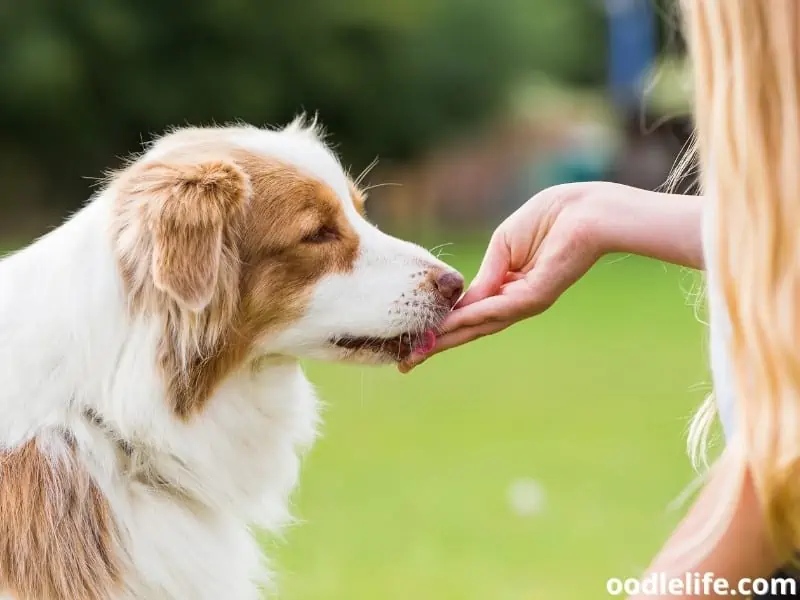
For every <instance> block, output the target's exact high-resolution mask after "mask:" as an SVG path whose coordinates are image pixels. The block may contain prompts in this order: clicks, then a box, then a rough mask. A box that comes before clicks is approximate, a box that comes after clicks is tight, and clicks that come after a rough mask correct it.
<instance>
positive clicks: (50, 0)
mask: <svg viewBox="0 0 800 600" xmlns="http://www.w3.org/2000/svg"><path fill="white" fill-rule="evenodd" d="M604 44H605V34H604V31H603V21H602V8H601V7H599V6H596V5H595V4H594V3H592V2H587V1H586V0H571V1H568V0H496V1H495V2H487V1H486V0H402V1H396V0H346V1H331V0H296V1H294V2H287V1H286V0H260V1H258V0H170V1H169V2H166V1H164V0H137V1H136V2H131V1H129V0H84V1H83V2H67V1H66V0H26V1H25V2H5V3H2V4H0V152H2V156H3V157H4V160H3V161H2V162H3V164H2V166H0V176H4V175H5V174H7V173H8V172H9V171H11V172H13V173H14V175H15V176H16V179H17V180H18V182H17V184H18V185H19V181H22V180H26V177H27V181H28V182H35V183H36V185H33V186H29V187H31V189H36V190H37V194H38V195H43V197H45V198H47V201H48V202H50V203H54V204H58V205H60V206H61V207H62V208H69V207H72V206H73V205H74V204H75V201H76V198H82V197H84V196H85V188H86V183H85V182H84V181H81V180H80V179H79V176H80V175H89V176H95V175H98V174H99V173H100V172H101V171H102V169H104V168H106V167H112V166H114V165H113V164H112V165H110V164H108V161H109V158H110V157H113V156H118V155H122V154H126V153H128V152H130V151H133V150H136V149H137V148H138V146H139V143H140V140H141V139H142V138H145V139H147V138H149V137H151V135H152V134H156V133H159V132H161V131H163V130H164V129H165V128H167V127H169V126H172V125H181V124H185V123H193V124H198V123H211V122H217V123H222V122H227V121H232V120H238V119H240V120H244V121H247V122H251V123H254V124H267V123H273V124H275V123H282V122H285V121H287V120H288V119H290V118H291V117H292V116H293V115H295V114H296V113H297V112H298V111H300V110H307V111H310V112H315V111H318V112H319V113H320V116H321V117H322V120H323V122H324V123H325V124H326V125H327V127H328V129H329V130H331V132H332V133H333V134H334V139H335V140H337V141H339V142H341V147H340V149H341V150H342V152H343V154H344V155H345V157H346V160H347V161H349V162H350V163H351V164H354V165H357V166H361V165H364V164H366V163H367V162H369V160H371V158H372V157H373V156H374V155H376V154H380V155H381V156H384V157H389V158H394V159H401V160H402V159H405V158H408V157H411V156H414V155H415V154H417V153H419V152H420V151H422V150H423V149H425V148H426V147H428V146H429V145H430V144H432V143H434V142H435V141H436V140H438V139H441V138H443V137H447V136H449V135H450V134H452V133H454V132H455V131H457V130H459V129H461V128H464V127H469V126H472V125H475V124H478V123H480V121H481V120H482V119H483V118H485V117H487V116H490V115H492V114H493V112H494V111H495V110H496V109H497V108H498V107H500V106H501V104H502V103H503V102H504V101H505V98H506V92H507V91H508V88H509V86H510V84H511V83H512V82H513V81H514V79H515V78H516V77H518V76H519V75H521V74H523V73H524V72H525V71H528V70H534V69H536V70H543V71H547V72H548V73H550V74H553V75H556V76H561V77H564V78H566V79H569V80H571V81H572V82H573V83H574V82H577V83H600V82H602V81H603V72H604V58H603V50H604ZM21 171H24V173H25V175H26V177H20V176H19V175H20V172H21ZM8 179H9V178H8V177H5V176H4V180H8ZM12 197H14V193H13V190H12V193H9V192H8V190H6V194H5V195H4V198H5V199H6V200H0V202H4V201H6V202H7V201H8V199H9V198H12Z"/></svg>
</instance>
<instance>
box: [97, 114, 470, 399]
mask: <svg viewBox="0 0 800 600" xmlns="http://www.w3.org/2000/svg"><path fill="white" fill-rule="evenodd" d="M111 189H112V190H113V192H114V194H113V197H114V215H113V223H114V244H115V252H116V256H117V260H118V263H119V266H120V272H121V276H122V278H123V281H124V284H125V286H124V287H125V290H126V294H127V298H128V302H129V305H130V310H131V311H132V312H133V313H135V314H141V315H145V316H148V317H154V318H156V319H159V320H160V322H161V323H162V327H163V333H162V342H161V345H162V348H161V349H160V352H159V361H160V363H161V365H160V366H161V368H162V370H164V371H165V377H167V380H168V381H170V382H171V383H170V385H171V386H172V387H173V388H175V389H173V390H172V394H173V396H174V402H175V404H176V409H177V410H178V411H179V412H181V413H184V414H188V413H189V412H191V411H192V410H193V409H194V408H196V406H197V405H198V404H199V403H200V404H201V403H202V402H201V401H202V399H203V398H205V397H207V396H208V395H209V394H210V392H211V391H213V388H214V386H215V385H216V384H217V383H218V382H219V381H220V380H221V379H222V378H224V377H225V376H226V375H228V374H229V373H230V372H231V371H232V370H233V369H235V368H237V367H238V366H240V365H242V364H243V363H247V362H248V361H252V360H255V359H258V358H261V357H264V356H270V355H278V356H291V357H297V358H301V357H311V358H320V359H328V360H345V361H353V362H363V363H389V362H394V361H399V360H402V359H404V358H406V357H407V356H408V355H409V354H410V353H411V352H412V350H413V349H414V348H419V349H422V350H424V349H426V348H427V347H429V346H431V345H432V343H433V341H434V340H435V331H436V329H437V327H438V326H439V325H440V324H441V322H442V320H443V319H444V317H445V316H446V315H447V313H448V312H449V311H450V309H451V307H452V306H453V304H454V303H455V302H456V301H457V300H458V298H459V296H460V294H461V291H462V287H463V279H462V277H461V276H460V275H459V274H458V273H457V272H455V271H453V270H452V269H451V268H449V267H448V266H447V265H445V264H444V263H442V262H441V261H439V260H437V259H436V258H435V257H434V256H432V255H431V254H430V253H429V252H427V251H425V250H423V249H422V248H420V247H419V246H416V245H414V244H411V243H408V242H405V241H402V240H399V239H396V238H394V237H391V236H389V235H387V234H385V233H383V232H381V231H379V230H378V229H377V228H376V227H375V226H374V225H372V224H371V223H369V222H368V221H367V220H366V218H365V216H364V198H363V196H362V194H361V192H360V191H359V190H358V189H357V186H356V185H355V184H354V183H353V181H352V180H351V179H350V178H349V177H348V176H347V174H346V173H345V171H344V170H343V169H342V167H341V165H340V164H339V162H338V160H337V159H336V157H335V156H334V155H333V154H332V152H331V151H330V150H329V149H328V147H326V145H325V144H324V143H323V142H322V141H321V139H320V136H319V134H318V132H317V130H316V128H315V127H313V126H305V125H303V124H302V123H299V122H296V123H294V124H292V125H290V126H289V127H287V128H285V129H283V130H264V129H257V128H254V127H246V126H239V127H226V128H207V129H203V128H191V129H183V130H178V131H175V132H173V133H171V134H168V135H166V136H165V137H163V138H161V139H159V140H157V141H156V142H155V143H154V144H153V145H152V146H150V147H149V149H148V150H147V151H146V152H145V153H144V154H143V155H142V156H140V157H139V158H138V159H137V160H135V161H134V162H132V163H131V164H130V165H129V166H128V167H127V168H126V169H124V170H123V171H122V172H120V173H119V174H117V175H116V176H115V177H114V178H113V179H112V182H111Z"/></svg>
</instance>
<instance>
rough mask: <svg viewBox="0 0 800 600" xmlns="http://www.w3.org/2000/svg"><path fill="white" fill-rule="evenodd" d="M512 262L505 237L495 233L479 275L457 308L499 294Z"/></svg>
mask: <svg viewBox="0 0 800 600" xmlns="http://www.w3.org/2000/svg"><path fill="white" fill-rule="evenodd" d="M510 261H511V254H510V253H509V249H508V245H507V244H506V242H505V236H504V235H503V234H499V233H495V234H494V235H493V236H492V238H491V239H490V240H489V246H488V247H487V248H486V254H485V255H484V257H483V261H482V262H481V266H480V268H479V269H478V274H477V275H475V279H473V280H472V283H471V284H470V286H469V289H468V290H467V293H466V294H464V297H463V298H461V300H460V301H459V302H458V304H457V305H456V306H457V307H459V306H468V305H469V304H472V303H473V302H477V301H478V300H483V299H484V298H487V297H488V296H491V295H492V294H494V293H495V292H497V290H499V289H500V286H502V285H503V281H504V280H505V277H506V274H507V273H508V271H509V264H510Z"/></svg>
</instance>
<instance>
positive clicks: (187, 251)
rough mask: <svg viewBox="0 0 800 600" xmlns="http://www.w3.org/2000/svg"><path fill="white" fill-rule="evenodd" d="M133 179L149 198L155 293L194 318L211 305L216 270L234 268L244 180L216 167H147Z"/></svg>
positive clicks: (222, 165) (230, 168)
mask: <svg viewBox="0 0 800 600" xmlns="http://www.w3.org/2000/svg"><path fill="white" fill-rule="evenodd" d="M138 176H139V181H138V182H137V183H138V184H139V185H137V187H140V186H141V187H140V189H142V187H143V188H147V189H148V191H149V192H150V193H151V194H152V195H151V202H150V210H148V213H149V214H148V217H149V218H148V225H149V229H150V233H151V236H152V244H153V254H152V267H151V268H152V277H153V282H154V284H155V287H156V289H158V290H161V291H163V292H164V293H166V294H167V295H168V296H170V297H171V298H172V299H174V300H175V301H176V302H177V303H178V305H179V306H181V307H182V308H185V309H187V310H190V311H193V312H200V311H202V310H203V309H205V308H206V307H207V306H208V305H209V304H210V303H211V301H212V300H213V298H214V296H215V294H216V292H217V288H218V282H219V279H220V272H221V270H222V269H226V268H227V269H230V268H237V267H236V262H237V259H236V258H235V257H231V256H230V254H231V253H230V250H231V246H232V245H233V244H235V240H234V231H235V225H236V223H237V221H238V220H239V219H240V218H241V217H242V214H243V211H244V207H245V206H246V203H247V200H248V198H249V195H250V185H249V182H248V179H247V177H246V175H245V174H244V173H243V172H242V170H241V169H240V168H239V167H237V166H235V165H234V164H231V163H226V162H222V161H214V162H206V163H200V164H165V163H155V164H149V165H146V166H145V168H144V170H143V171H142V172H141V173H139V174H138ZM231 258H233V260H230V259H231ZM226 259H227V260H226Z"/></svg>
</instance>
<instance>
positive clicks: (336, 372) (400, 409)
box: [266, 244, 707, 600]
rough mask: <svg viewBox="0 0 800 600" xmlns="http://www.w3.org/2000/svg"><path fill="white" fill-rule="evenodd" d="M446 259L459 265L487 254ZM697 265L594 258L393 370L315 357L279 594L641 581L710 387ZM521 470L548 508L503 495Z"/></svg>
mask: <svg viewBox="0 0 800 600" xmlns="http://www.w3.org/2000/svg"><path fill="white" fill-rule="evenodd" d="M447 250H448V252H449V253H451V254H452V255H453V256H450V257H447V260H448V261H450V262H451V264H453V265H454V266H456V267H458V268H460V269H462V271H463V272H464V273H465V275H467V276H470V277H471V276H472V275H473V274H474V272H475V271H476V269H477V265H478V263H479V260H480V251H481V250H482V247H481V246H479V245H476V244H472V245H468V246H466V247H464V246H460V245H456V246H454V247H450V248H448V249H447ZM692 281H693V280H692V276H691V275H690V274H688V273H687V272H685V271H682V270H680V269H677V268H673V267H665V266H664V265H662V264H659V263H656V262H654V261H646V260H643V259H638V258H625V259H619V258H616V259H608V260H606V261H604V262H603V263H601V264H600V265H598V266H597V267H596V268H595V269H594V270H593V271H592V272H591V273H590V274H589V275H588V276H587V277H586V278H585V279H584V280H582V281H581V282H580V283H579V284H578V285H576V286H575V287H574V288H573V289H572V290H571V291H570V292H568V293H567V295H566V296H565V297H564V298H563V299H562V300H561V301H560V302H559V303H558V304H557V305H556V306H555V307H554V308H552V309H551V310H550V311H548V312H547V313H546V314H544V315H543V316H541V317H539V318H536V319H532V320H530V321H529V322H527V323H524V324H520V325H518V326H516V327H514V328H512V329H510V330H507V331H506V332H503V333H502V334H500V335H497V336H495V337H493V338H486V339H483V340H481V341H479V342H477V343H475V344H473V345H472V346H470V347H465V348H461V349H458V350H455V351H452V352H451V353H449V354H446V355H442V356H439V357H436V358H435V359H432V360H431V361H430V362H428V363H426V364H425V365H423V366H422V367H421V368H419V369H418V370H416V371H415V372H413V373H412V374H411V375H408V376H401V375H399V374H398V373H396V372H395V371H394V370H393V369H390V368H383V369H363V368H357V367H344V366H334V365H319V364H314V365H310V366H309V369H308V371H309V374H310V376H311V378H312V380H313V381H314V382H315V383H316V384H317V386H318V388H319V391H320V394H321V396H322V398H323V399H324V400H325V401H326V404H327V408H326V417H325V425H324V428H323V438H322V439H321V440H320V442H319V443H318V444H317V446H316V447H315V448H314V450H313V451H312V453H311V454H310V456H309V457H308V459H307V461H306V464H305V468H304V473H303V476H302V478H301V487H300V490H299V492H298V494H297V495H296V497H295V513H296V514H297V516H298V517H299V518H300V519H302V521H303V522H302V523H300V524H298V525H297V526H296V527H295V528H292V529H290V530H289V531H288V532H287V533H286V536H285V539H284V540H282V541H280V542H275V541H272V542H267V544H266V545H267V547H268V550H269V552H270V554H271V555H272V557H273V558H274V563H275V568H276V569H277V571H278V573H279V586H280V587H279V590H280V594H279V595H280V597H281V598H284V599H285V600H312V599H313V600H318V599H320V598H325V599H326V600H337V599H341V600H345V599H347V600H376V599H381V600H409V599H414V600H521V599H525V600H529V599H539V598H552V599H555V600H571V599H575V600H586V599H588V598H603V597H607V593H606V591H605V581H606V579H608V578H609V577H625V576H635V575H637V574H638V573H639V569H641V568H644V567H645V566H646V565H647V563H648V561H649V559H650V558H651V556H652V555H653V553H654V552H655V551H656V550H657V549H658V547H659V544H660V543H661V542H662V541H663V539H664V538H665V536H666V535H667V534H668V532H669V531H670V529H671V527H672V526H673V525H674V524H675V522H676V521H677V520H678V518H679V516H680V515H679V514H677V513H675V512H670V511H669V510H668V509H667V505H668V504H669V502H670V501H671V500H673V499H674V498H675V497H676V496H677V495H678V494H679V493H680V491H681V490H682V489H683V487H684V486H685V485H686V484H687V483H688V482H689V481H690V480H691V477H692V473H691V470H690V467H689V465H688V460H687V459H686V457H685V454H684V440H685V435H684V434H685V428H686V424H687V421H688V418H689V416H690V415H691V413H692V410H693V409H694V407H696V406H697V405H698V404H699V403H700V402H701V400H702V398H703V394H704V389H703V388H702V386H701V385H700V384H703V383H705V382H706V381H707V375H706V370H705V367H704V365H705V357H704V346H703V333H702V326H701V325H699V324H698V323H697V322H696V321H695V319H694V315H693V312H692V310H691V308H690V307H688V306H687V303H686V295H685V291H686V290H687V289H688V287H689V286H690V284H691V283H692ZM520 479H522V480H525V479H532V480H535V481H536V482H538V483H539V484H540V485H541V486H542V488H543V490H544V493H545V501H544V504H543V506H542V507H541V510H540V511H539V512H538V513H536V514H533V515H527V516H524V515H519V514H517V513H515V511H514V510H512V508H511V504H510V502H509V499H508V498H509V489H510V487H511V486H512V484H513V483H514V482H515V481H518V480H520Z"/></svg>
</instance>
